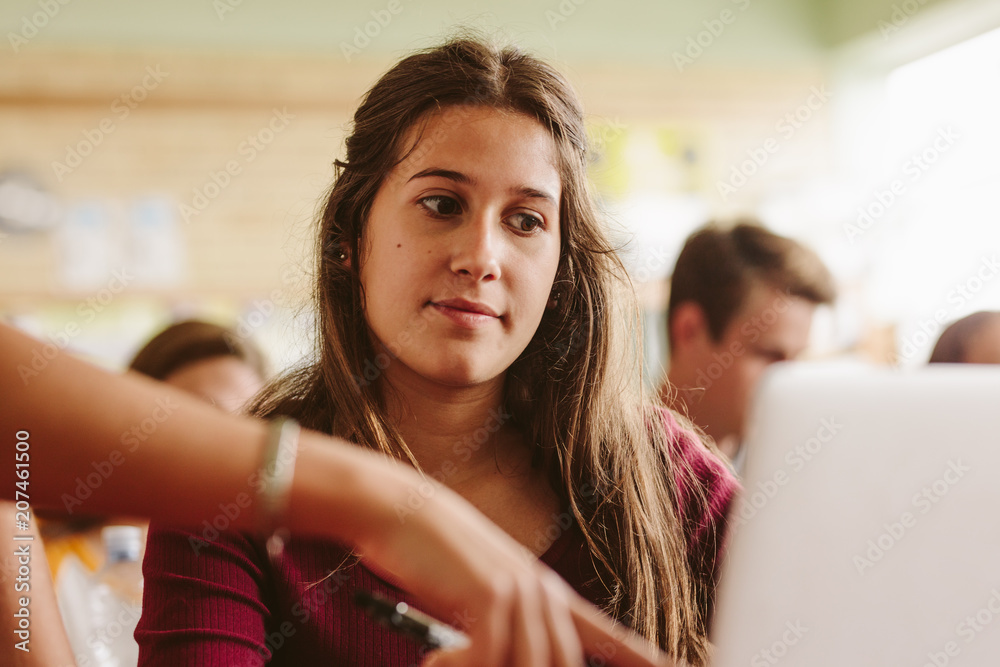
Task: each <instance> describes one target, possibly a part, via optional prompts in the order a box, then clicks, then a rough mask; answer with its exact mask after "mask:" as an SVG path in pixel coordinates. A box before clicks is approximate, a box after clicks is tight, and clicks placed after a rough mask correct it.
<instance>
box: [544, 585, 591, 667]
mask: <svg viewBox="0 0 1000 667" xmlns="http://www.w3.org/2000/svg"><path fill="white" fill-rule="evenodd" d="M541 581H542V585H543V587H544V589H543V592H544V594H545V600H544V601H545V605H544V611H545V624H546V627H547V628H548V631H549V637H550V643H551V646H552V658H551V664H552V665H553V666H554V667H580V665H582V664H583V660H584V656H583V648H582V647H581V646H580V637H579V635H577V630H576V626H575V625H574V624H573V616H572V613H571V610H570V602H569V597H568V596H567V595H566V584H565V582H563V580H562V579H561V578H559V576H558V575H556V574H554V573H552V572H549V571H547V570H543V571H542V577H541Z"/></svg>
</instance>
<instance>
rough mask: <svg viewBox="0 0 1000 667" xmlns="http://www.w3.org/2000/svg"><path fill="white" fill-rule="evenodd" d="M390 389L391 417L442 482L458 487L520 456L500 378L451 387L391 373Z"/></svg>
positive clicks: (416, 454) (420, 460)
mask: <svg viewBox="0 0 1000 667" xmlns="http://www.w3.org/2000/svg"><path fill="white" fill-rule="evenodd" d="M400 375H402V377H400ZM391 387H392V388H391V389H389V390H388V395H387V403H388V407H389V414H390V418H391V419H392V420H393V421H394V422H395V424H396V425H397V428H398V429H399V431H400V434H401V435H402V436H403V439H404V441H405V442H406V444H407V446H408V447H409V448H410V451H412V452H413V455H414V457H415V458H416V459H417V462H418V463H420V467H421V468H423V470H424V472H425V473H426V474H428V475H431V476H433V477H435V478H436V479H438V481H441V482H444V483H445V484H447V485H448V486H452V487H454V486H457V485H461V484H462V483H465V482H468V481H469V480H472V479H475V478H477V477H479V476H481V475H483V474H487V473H490V472H494V471H495V470H496V468H497V465H501V466H503V465H504V464H505V463H508V462H509V463H511V464H516V462H517V461H518V460H519V459H520V458H522V457H521V454H522V452H521V451H518V450H523V449H524V446H523V443H522V442H521V438H520V437H519V436H518V435H517V433H516V431H515V430H514V429H513V428H512V426H511V424H510V414H508V413H507V412H506V410H505V408H504V406H503V378H502V377H501V378H497V379H496V380H494V381H493V382H490V383H486V384H481V385H476V386H473V387H447V386H443V385H439V384H434V383H429V382H427V381H426V380H425V379H423V378H412V377H409V375H408V374H393V378H392V380H391Z"/></svg>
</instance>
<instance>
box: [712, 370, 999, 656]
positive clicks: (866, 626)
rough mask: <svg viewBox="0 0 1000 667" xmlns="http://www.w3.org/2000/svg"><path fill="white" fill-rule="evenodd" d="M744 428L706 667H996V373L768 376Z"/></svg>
mask: <svg viewBox="0 0 1000 667" xmlns="http://www.w3.org/2000/svg"><path fill="white" fill-rule="evenodd" d="M751 423H752V426H751V429H750V432H749V436H748V440H747V442H746V446H747V447H748V448H749V449H748V452H747V465H746V476H745V479H744V480H743V483H744V487H745V488H744V494H743V497H742V498H741V499H738V500H737V501H736V504H735V506H734V510H735V512H734V515H733V519H732V522H731V525H732V532H731V533H730V537H729V540H730V541H729V550H728V554H727V557H726V561H725V563H724V565H723V575H722V581H721V585H720V590H719V594H718V598H717V607H716V616H715V620H714V623H713V629H712V641H713V643H714V644H715V645H716V653H715V659H714V661H713V665H714V666H715V667H736V666H737V665H739V666H740V667H770V666H772V665H779V664H780V665H788V666H789V667H791V666H794V665H803V666H806V667H834V666H836V667H844V666H845V665H852V666H853V665H878V666H880V667H896V666H903V665H907V666H912V667H925V666H929V667H944V666H945V665H954V666H956V667H979V666H983V667H986V666H989V667H996V666H997V665H1000V367H988V366H939V367H930V368H923V369H920V370H916V371H908V372H900V371H889V370H875V369H870V368H863V367H859V366H853V365H852V366H849V367H817V366H812V365H808V364H791V365H779V366H778V367H777V368H776V369H775V370H774V371H773V372H771V373H770V374H769V375H768V376H766V378H765V380H764V381H763V383H762V386H761V389H760V391H759V393H758V396H757V398H756V401H755V405H754V407H753V409H752V422H751Z"/></svg>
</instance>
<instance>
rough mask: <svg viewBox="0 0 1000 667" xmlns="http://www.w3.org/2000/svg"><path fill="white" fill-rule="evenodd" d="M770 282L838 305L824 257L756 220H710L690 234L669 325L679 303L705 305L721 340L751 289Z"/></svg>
mask: <svg viewBox="0 0 1000 667" xmlns="http://www.w3.org/2000/svg"><path fill="white" fill-rule="evenodd" d="M756 283H764V284H765V285H768V286H772V287H774V288H775V289H777V290H780V291H782V292H785V293H786V294H788V295H789V296H796V297H801V298H803V299H805V300H807V301H810V302H812V303H814V304H829V303H833V300H834V298H836V295H837V291H836V287H835V286H834V282H833V277H832V276H831V275H830V272H829V270H827V268H826V266H824V265H823V262H822V260H820V258H819V256H818V255H817V254H816V253H815V252H813V251H812V250H810V249H809V248H807V247H805V246H804V245H802V244H800V243H798V242H796V241H793V240H792V239H789V238H786V237H784V236H779V235H777V234H775V233H773V232H770V231H768V230H767V229H765V228H764V227H763V226H761V225H760V223H758V222H756V221H753V220H739V221H737V222H736V223H735V224H734V225H732V226H731V227H723V226H722V225H720V224H718V223H710V224H708V225H707V226H705V227H703V228H701V229H699V230H698V231H696V232H695V233H694V234H692V235H691V236H689V237H688V239H687V241H685V242H684V247H683V248H682V249H681V253H680V255H679V256H678V258H677V264H676V265H675V267H674V274H673V278H672V279H671V285H670V303H669V306H668V307H667V323H668V326H667V335H668V337H669V336H670V327H669V323H670V321H671V319H672V318H673V314H674V312H675V309H676V308H677V306H679V305H680V304H681V303H684V302H686V301H693V302H694V303H697V304H698V305H699V306H701V308H702V310H703V311H704V312H705V317H706V319H707V320H708V329H709V333H710V334H711V336H712V338H713V339H714V340H716V341H718V340H720V339H721V338H722V334H723V332H724V331H725V330H726V327H727V326H728V325H729V323H730V322H731V321H732V319H733V318H734V317H735V316H736V314H737V313H738V312H739V311H740V308H741V307H742V306H743V303H744V301H746V298H747V295H748V294H749V293H750V290H751V288H752V287H753V286H754V284H756Z"/></svg>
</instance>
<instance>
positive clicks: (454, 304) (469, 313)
mask: <svg viewBox="0 0 1000 667" xmlns="http://www.w3.org/2000/svg"><path fill="white" fill-rule="evenodd" d="M430 305H431V307H432V308H433V309H434V310H435V311H436V312H438V313H440V314H441V315H442V316H444V317H446V318H448V319H449V320H450V321H451V322H453V323H454V324H456V325H458V326H460V327H463V328H466V329H478V328H480V327H484V326H487V325H489V324H490V323H491V322H495V321H497V320H499V319H500V316H499V315H498V314H497V312H496V311H495V310H493V309H492V308H490V307H489V306H487V305H486V304H483V303H476V302H474V301H466V300H465V299H444V300H442V301H431V302H430Z"/></svg>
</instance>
